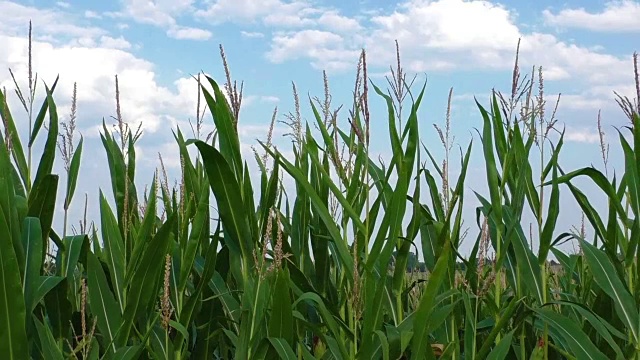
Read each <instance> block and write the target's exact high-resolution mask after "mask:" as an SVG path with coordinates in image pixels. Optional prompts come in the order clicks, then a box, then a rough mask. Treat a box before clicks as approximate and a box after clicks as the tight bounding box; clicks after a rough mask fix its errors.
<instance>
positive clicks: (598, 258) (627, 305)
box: [581, 240, 639, 344]
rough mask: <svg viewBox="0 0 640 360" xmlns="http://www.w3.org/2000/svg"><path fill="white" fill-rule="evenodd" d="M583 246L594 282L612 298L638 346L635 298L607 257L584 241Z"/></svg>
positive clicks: (637, 318)
mask: <svg viewBox="0 0 640 360" xmlns="http://www.w3.org/2000/svg"><path fill="white" fill-rule="evenodd" d="M581 244H582V248H583V251H584V256H585V258H586V261H587V263H588V264H589V267H590V268H591V269H592V274H593V278H594V280H595V281H596V283H597V284H598V286H600V288H602V290H603V291H604V292H605V293H606V294H607V295H609V297H611V299H612V300H613V303H614V304H615V308H616V311H617V313H618V315H619V316H620V318H621V319H622V322H623V323H624V325H625V326H626V328H627V330H629V331H630V333H631V335H632V337H633V340H634V342H635V343H636V344H637V343H638V324H639V322H638V321H639V317H638V308H637V306H636V303H635V301H634V299H633V296H632V295H631V294H630V293H629V291H628V290H627V288H626V287H625V285H624V283H623V281H622V280H621V279H620V278H619V277H618V272H617V271H616V269H615V267H614V266H613V264H612V263H611V260H609V258H608V257H607V255H606V254H605V253H604V252H602V251H601V250H599V249H598V248H596V247H595V246H593V245H591V244H589V243H588V242H586V241H584V240H581Z"/></svg>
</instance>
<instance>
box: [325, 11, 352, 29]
mask: <svg viewBox="0 0 640 360" xmlns="http://www.w3.org/2000/svg"><path fill="white" fill-rule="evenodd" d="M318 23H319V24H321V25H322V26H324V27H326V28H327V29H331V30H333V31H338V32H347V31H357V30H360V29H361V26H360V23H358V21H357V20H355V19H352V18H349V17H346V16H342V15H340V14H338V13H337V12H336V11H327V12H325V13H323V14H322V15H320V17H319V18H318Z"/></svg>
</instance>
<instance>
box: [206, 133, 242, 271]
mask: <svg viewBox="0 0 640 360" xmlns="http://www.w3.org/2000/svg"><path fill="white" fill-rule="evenodd" d="M195 144H196V146H197V147H198V150H199V151H200V154H201V155H202V161H203V163H204V167H205V169H206V170H207V175H208V177H209V182H210V186H211V190H212V191H213V194H214V196H215V198H216V202H217V204H218V211H219V213H220V219H221V220H222V224H223V229H224V231H225V233H227V234H228V237H227V239H228V240H229V243H228V244H227V245H228V246H229V249H230V250H232V251H233V252H234V253H235V254H236V255H239V256H240V257H241V258H242V259H243V260H244V261H245V262H246V263H247V264H248V263H249V259H250V257H251V256H253V253H252V251H253V235H252V234H251V229H250V227H249V223H248V222H247V218H248V217H249V214H248V213H247V212H246V210H245V208H244V207H243V206H241V205H240V204H242V203H243V202H242V197H241V195H240V194H241V192H240V191H241V190H240V184H239V183H238V182H237V180H236V179H235V176H234V175H233V172H232V170H231V167H230V166H229V163H228V162H227V161H226V160H225V158H224V157H223V155H222V154H221V153H220V152H219V151H218V150H216V149H215V148H213V147H212V146H210V145H207V144H206V143H204V142H202V141H196V143H195Z"/></svg>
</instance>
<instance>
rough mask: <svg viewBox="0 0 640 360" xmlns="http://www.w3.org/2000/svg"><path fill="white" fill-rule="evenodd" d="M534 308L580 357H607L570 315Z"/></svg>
mask: <svg viewBox="0 0 640 360" xmlns="http://www.w3.org/2000/svg"><path fill="white" fill-rule="evenodd" d="M533 310H534V311H535V312H536V314H537V315H538V316H539V317H540V318H541V319H542V320H543V321H544V322H546V323H547V324H549V326H551V327H553V328H554V329H555V330H556V331H558V333H559V334H560V336H562V337H563V338H564V340H565V341H566V342H567V345H568V347H569V348H570V349H571V351H572V352H573V355H575V356H576V357H577V358H578V359H603V360H604V359H607V357H606V355H604V354H603V353H602V352H601V351H600V350H598V348H597V347H596V346H595V345H594V344H593V342H591V340H590V339H589V337H588V336H587V334H585V333H584V331H582V329H581V326H580V325H578V324H577V323H575V322H574V321H572V320H571V319H569V318H568V317H566V316H564V315H561V314H558V313H557V312H555V311H552V310H549V309H546V308H542V309H533Z"/></svg>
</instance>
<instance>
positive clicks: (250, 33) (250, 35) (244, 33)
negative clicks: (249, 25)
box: [240, 31, 264, 38]
mask: <svg viewBox="0 0 640 360" xmlns="http://www.w3.org/2000/svg"><path fill="white" fill-rule="evenodd" d="M240 35H242V37H246V38H263V37H264V34H263V33H261V32H257V31H240Z"/></svg>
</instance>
